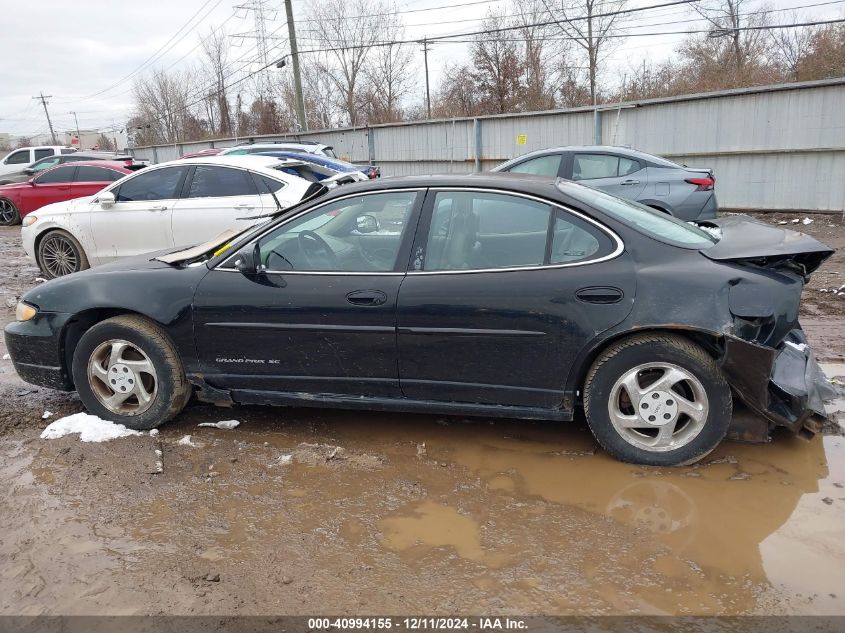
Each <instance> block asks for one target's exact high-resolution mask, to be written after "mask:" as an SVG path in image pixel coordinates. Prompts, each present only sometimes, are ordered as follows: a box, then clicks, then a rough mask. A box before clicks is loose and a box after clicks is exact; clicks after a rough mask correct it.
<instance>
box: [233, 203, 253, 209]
mask: <svg viewBox="0 0 845 633" xmlns="http://www.w3.org/2000/svg"><path fill="white" fill-rule="evenodd" d="M235 208H236V209H254V208H255V205H254V204H236V205H235Z"/></svg>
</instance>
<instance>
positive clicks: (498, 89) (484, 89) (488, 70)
mask: <svg viewBox="0 0 845 633" xmlns="http://www.w3.org/2000/svg"><path fill="white" fill-rule="evenodd" d="M505 20H506V19H505V17H504V16H503V14H501V13H494V12H489V13H488V14H487V19H486V20H484V22H483V24H482V29H483V30H485V31H494V32H491V33H485V34H482V35H477V36H476V37H475V42H473V44H472V46H471V48H470V55H471V57H472V63H473V66H474V69H473V73H472V75H473V78H474V80H475V84H476V86H477V88H478V90H479V91H480V92H481V95H482V104H483V106H484V109H485V110H486V111H487V112H489V113H503V112H516V111H518V110H519V109H521V108H520V105H521V103H522V92H523V90H522V82H521V79H522V68H523V64H522V61H521V60H520V57H519V53H518V50H517V45H516V42H515V41H514V38H513V36H512V31H503V30H498V31H496V29H503V28H507V26H506V21H505Z"/></svg>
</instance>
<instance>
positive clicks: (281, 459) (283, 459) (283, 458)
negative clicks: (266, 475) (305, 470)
mask: <svg viewBox="0 0 845 633" xmlns="http://www.w3.org/2000/svg"><path fill="white" fill-rule="evenodd" d="M292 461H293V455H279V456H278V457H277V458H276V459H274V460H273V462H272V464H271V466H287V465H288V464H290V463H291V462H292Z"/></svg>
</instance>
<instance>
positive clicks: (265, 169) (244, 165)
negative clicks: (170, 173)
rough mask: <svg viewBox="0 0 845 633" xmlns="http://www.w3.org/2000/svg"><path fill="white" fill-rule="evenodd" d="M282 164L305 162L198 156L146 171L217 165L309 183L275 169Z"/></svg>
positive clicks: (254, 156)
mask: <svg viewBox="0 0 845 633" xmlns="http://www.w3.org/2000/svg"><path fill="white" fill-rule="evenodd" d="M282 164H290V165H302V164H304V162H303V161H297V160H294V159H284V158H274V157H272V156H260V155H258V154H242V155H237V156H228V155H225V156H220V155H218V156H198V157H196V158H178V159H176V160H171V161H167V162H166V163H158V164H157V165H154V166H153V167H152V168H150V167H148V168H147V169H145V170H144V171H147V170H149V169H158V168H159V167H163V166H178V167H185V166H191V165H217V166H219V167H235V168H240V169H249V170H251V171H254V172H256V173H260V174H264V175H266V176H270V177H271V178H275V179H276V180H282V181H285V180H288V181H289V179H291V178H298V179H299V180H302V182H306V183H307V182H308V181H307V180H305V179H304V178H299V176H294V175H293V174H288V173H286V172H281V171H279V170H277V169H273V167H276V166H279V165H282Z"/></svg>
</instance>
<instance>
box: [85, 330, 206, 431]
mask: <svg viewBox="0 0 845 633" xmlns="http://www.w3.org/2000/svg"><path fill="white" fill-rule="evenodd" d="M72 371H73V381H74V384H75V385H76V391H77V392H78V393H79V398H80V400H82V404H83V405H85V408H86V409H87V410H88V411H89V412H90V413H92V414H94V415H96V416H97V417H100V418H103V419H105V420H111V421H113V422H118V423H120V424H123V425H125V426H126V427H128V428H130V429H136V430H139V431H141V430H149V429H152V428H155V427H157V426H159V425H160V424H163V423H164V422H167V421H168V420H170V419H172V418H174V417H175V416H176V415H178V414H179V412H180V411H182V409H184V408H185V405H186V404H187V403H188V400H189V399H190V397H191V385H190V383H188V380H187V378H186V377H185V370H184V368H183V367H182V361H181V360H180V358H179V355H178V353H177V352H176V348H175V347H174V346H173V343H172V342H171V340H170V337H169V336H168V335H167V333H166V332H164V330H162V329H161V328H160V327H159V326H158V325H157V324H155V323H153V322H152V321H149V320H148V319H145V318H143V317H139V316H134V315H126V316H118V317H113V318H111V319H107V320H105V321H101V322H100V323H98V324H96V325H95V326H93V327H92V328H91V329H89V330H88V331H87V332H85V334H84V335H83V336H82V338H81V339H80V340H79V344H78V345H77V346H76V350H74V354H73V368H72ZM126 394H128V397H126V398H122V399H121V398H120V396H124V395H126ZM109 398H110V399H111V400H110V401H109V400H108V399H109Z"/></svg>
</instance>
